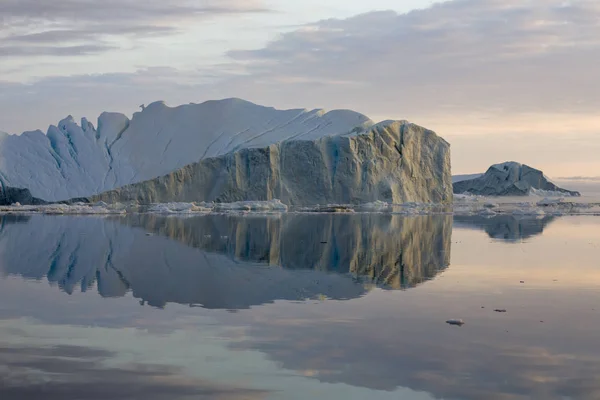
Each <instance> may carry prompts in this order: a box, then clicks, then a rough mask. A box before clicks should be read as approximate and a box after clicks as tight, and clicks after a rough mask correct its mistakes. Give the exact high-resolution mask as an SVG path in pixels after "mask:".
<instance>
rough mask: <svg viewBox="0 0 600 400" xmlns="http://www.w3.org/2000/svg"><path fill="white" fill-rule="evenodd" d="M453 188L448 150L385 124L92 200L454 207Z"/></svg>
mask: <svg viewBox="0 0 600 400" xmlns="http://www.w3.org/2000/svg"><path fill="white" fill-rule="evenodd" d="M451 181H452V178H451V176H450V151H449V145H448V143H446V142H445V141H444V140H443V139H441V138H439V137H438V136H437V135H436V134H435V133H434V132H432V131H429V130H426V129H424V128H422V127H419V126H417V125H414V124H410V123H407V122H385V123H381V124H378V125H376V126H374V127H372V128H371V129H370V130H369V131H368V132H364V133H361V134H360V135H354V136H326V137H323V138H320V139H317V140H292V141H285V142H280V143H276V144H272V145H270V146H268V147H264V148H251V149H243V150H240V151H237V152H233V153H227V154H225V155H223V156H220V157H214V158H208V159H204V160H202V161H200V162H198V163H194V164H190V165H187V166H186V167H184V168H181V169H179V170H176V171H174V172H172V173H170V174H168V175H165V176H162V177H159V178H156V179H153V180H149V181H145V182H141V183H137V184H133V185H128V186H124V187H120V188H118V189H115V190H112V191H109V192H105V193H102V194H100V195H98V196H93V197H92V198H91V199H90V200H91V201H92V202H96V201H105V202H109V203H114V202H127V201H136V202H139V203H143V204H148V203H161V202H167V201H176V202H191V201H216V202H235V201H241V200H248V199H251V200H262V201H265V200H273V199H280V200H281V201H282V202H283V203H285V204H289V205H313V204H331V203H341V202H345V203H353V204H361V203H368V202H373V201H378V200H379V201H386V202H389V203H395V204H399V203H406V202H425V203H449V202H451V201H452V182H451Z"/></svg>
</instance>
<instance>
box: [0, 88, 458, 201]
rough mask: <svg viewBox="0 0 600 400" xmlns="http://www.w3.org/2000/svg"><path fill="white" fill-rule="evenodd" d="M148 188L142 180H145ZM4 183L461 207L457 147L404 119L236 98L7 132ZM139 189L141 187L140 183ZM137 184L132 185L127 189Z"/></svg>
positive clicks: (78, 193) (2, 147) (52, 192)
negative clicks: (455, 182)
mask: <svg viewBox="0 0 600 400" xmlns="http://www.w3.org/2000/svg"><path fill="white" fill-rule="evenodd" d="M138 183H139V184H138ZM0 184H1V186H2V187H10V188H22V189H27V190H29V192H30V194H31V197H32V198H36V199H42V200H45V201H62V200H67V199H72V198H88V197H91V196H93V195H97V194H100V193H103V192H106V191H111V190H113V189H116V188H121V187H123V186H126V188H123V189H121V190H117V191H112V192H109V193H107V194H103V195H101V196H99V197H97V199H105V200H111V201H116V200H119V201H122V200H124V199H131V200H138V201H140V202H171V201H213V200H215V201H227V202H229V201H241V200H272V199H275V198H281V199H282V201H284V202H285V203H287V204H315V203H320V202H338V203H347V202H363V201H375V200H385V201H393V202H405V201H417V202H436V203H438V202H450V201H451V200H452V182H451V176H450V150H449V145H448V143H447V142H445V141H444V140H443V139H441V138H440V137H438V136H437V135H436V134H435V133H433V132H431V131H428V130H426V129H424V128H420V127H418V126H416V125H413V124H410V123H408V122H404V121H386V122H382V123H379V124H375V123H373V121H371V120H370V119H369V118H367V117H366V116H364V115H362V114H359V113H356V112H353V111H349V110H336V111H331V112H325V111H323V110H312V111H309V110H303V109H296V110H276V109H274V108H270V107H263V106H259V105H256V104H253V103H250V102H247V101H244V100H239V99H226V100H219V101H208V102H205V103H202V104H189V105H183V106H179V107H175V108H171V107H168V106H166V105H165V104H164V103H163V102H155V103H152V104H150V105H148V106H147V107H144V108H143V109H142V111H141V112H137V113H135V114H134V115H133V118H132V119H131V120H130V119H128V118H127V117H126V116H125V115H122V114H116V113H103V114H102V115H101V116H100V117H99V119H98V128H97V129H96V128H95V127H94V126H93V125H92V124H91V123H90V122H88V121H87V120H86V119H85V118H84V119H82V121H81V125H78V124H77V123H76V122H75V121H74V119H73V118H72V117H68V118H66V119H64V120H62V121H60V122H59V124H58V125H57V126H51V127H50V128H49V129H48V132H47V134H44V133H43V132H41V131H34V132H26V133H23V134H22V135H6V134H4V135H0ZM132 184H138V185H133V186H131V185H132ZM127 185H129V186H127Z"/></svg>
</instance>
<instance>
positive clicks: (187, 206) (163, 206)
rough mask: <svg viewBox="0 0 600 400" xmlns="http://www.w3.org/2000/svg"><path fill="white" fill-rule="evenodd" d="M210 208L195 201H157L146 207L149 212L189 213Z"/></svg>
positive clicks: (205, 210) (207, 210)
mask: <svg viewBox="0 0 600 400" xmlns="http://www.w3.org/2000/svg"><path fill="white" fill-rule="evenodd" d="M210 211H212V209H210V208H207V207H204V206H203V205H196V204H195V203H157V204H152V205H151V206H150V207H149V208H148V212H149V213H157V214H189V213H203V212H210Z"/></svg>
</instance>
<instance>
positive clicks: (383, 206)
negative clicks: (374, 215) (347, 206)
mask: <svg viewBox="0 0 600 400" xmlns="http://www.w3.org/2000/svg"><path fill="white" fill-rule="evenodd" d="M390 207H391V204H389V203H386V202H384V201H380V200H377V201H374V202H372V203H365V204H361V205H360V206H359V208H360V209H361V210H365V211H383V210H387V209H389V208H390Z"/></svg>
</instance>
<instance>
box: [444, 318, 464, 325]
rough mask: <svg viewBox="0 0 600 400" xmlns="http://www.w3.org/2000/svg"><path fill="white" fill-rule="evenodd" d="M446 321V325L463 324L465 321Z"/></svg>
mask: <svg viewBox="0 0 600 400" xmlns="http://www.w3.org/2000/svg"><path fill="white" fill-rule="evenodd" d="M446 323H447V324H448V325H454V326H463V325H464V324H465V321H463V320H462V319H449V320H448V321H446Z"/></svg>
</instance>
